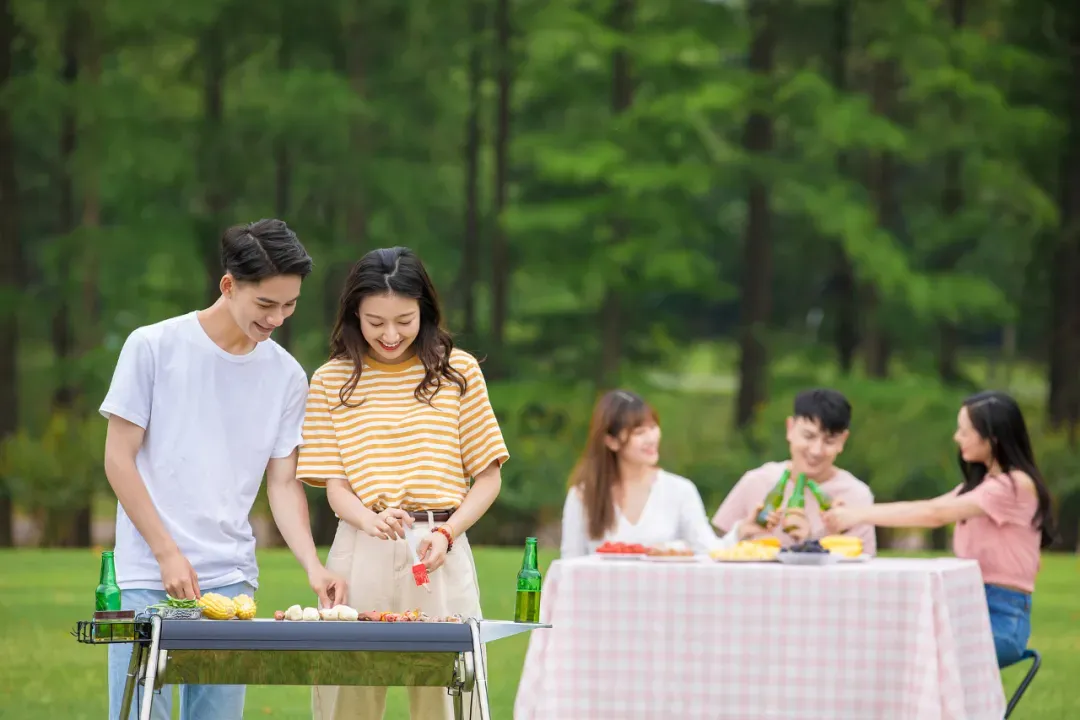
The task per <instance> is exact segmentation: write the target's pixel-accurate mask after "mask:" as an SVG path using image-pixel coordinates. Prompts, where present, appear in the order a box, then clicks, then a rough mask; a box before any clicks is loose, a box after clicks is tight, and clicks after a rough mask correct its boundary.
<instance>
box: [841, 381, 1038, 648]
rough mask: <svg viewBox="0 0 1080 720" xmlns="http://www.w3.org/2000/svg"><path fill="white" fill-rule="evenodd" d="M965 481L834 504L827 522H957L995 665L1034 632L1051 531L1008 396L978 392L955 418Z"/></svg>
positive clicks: (958, 546) (1020, 420)
mask: <svg viewBox="0 0 1080 720" xmlns="http://www.w3.org/2000/svg"><path fill="white" fill-rule="evenodd" d="M953 439H954V440H955V441H956V444H957V445H958V446H959V448H960V470H961V472H962V474H963V476H964V482H963V483H962V484H961V485H960V486H959V487H957V488H955V489H954V490H952V491H951V492H949V493H947V494H945V495H942V496H941V497H937V498H934V499H932V500H919V501H917V502H896V503H882V504H877V505H871V506H870V507H860V508H849V507H837V508H834V509H833V510H831V511H830V512H828V513H826V516H825V522H826V525H827V526H828V527H829V529H830V530H832V531H839V530H841V529H844V528H848V527H851V526H852V525H857V524H859V523H869V524H872V525H880V526H885V527H924V528H936V527H941V526H943V525H948V524H951V523H956V531H955V533H954V535H953V550H954V551H955V553H956V555H957V557H961V558H970V559H973V560H976V561H978V563H979V567H980V569H981V570H982V576H983V582H984V583H985V584H986V602H987V604H988V605H989V608H990V625H991V628H992V630H993V633H994V647H995V649H996V650H997V659H998V666H999V667H1006V666H1007V665H1011V664H1013V663H1015V662H1017V661H1018V660H1020V657H1021V655H1022V654H1023V652H1024V650H1025V649H1026V648H1027V642H1028V638H1029V637H1030V635H1031V597H1032V593H1033V592H1034V591H1035V577H1036V575H1038V572H1039V564H1040V562H1039V553H1040V550H1041V549H1042V548H1044V547H1046V546H1048V545H1049V544H1050V542H1051V541H1052V537H1053V528H1052V518H1051V511H1050V493H1049V491H1048V490H1047V489H1046V483H1045V482H1043V478H1042V474H1041V473H1040V472H1039V468H1038V466H1037V465H1036V464H1035V456H1034V453H1033V452H1032V450H1031V440H1030V438H1029V437H1028V431H1027V425H1026V423H1025V422H1024V416H1023V413H1021V411H1020V408H1019V407H1018V406H1017V404H1016V401H1014V400H1013V399H1012V398H1011V397H1009V396H1008V395H1006V394H1004V393H1001V392H993V391H987V392H981V393H978V394H976V395H972V396H971V397H969V398H968V399H967V400H965V401H964V404H963V406H962V407H961V408H960V412H959V415H958V416H957V428H956V434H955V435H954V436H953Z"/></svg>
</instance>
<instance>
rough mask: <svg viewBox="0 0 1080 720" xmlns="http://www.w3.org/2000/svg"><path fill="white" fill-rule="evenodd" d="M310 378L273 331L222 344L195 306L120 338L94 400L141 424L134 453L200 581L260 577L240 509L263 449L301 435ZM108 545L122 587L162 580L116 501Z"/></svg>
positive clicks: (291, 443)
mask: <svg viewBox="0 0 1080 720" xmlns="http://www.w3.org/2000/svg"><path fill="white" fill-rule="evenodd" d="M307 388H308V385H307V375H306V373H305V372H304V368H303V367H302V366H301V365H300V363H298V362H297V361H296V359H295V358H293V357H292V356H291V355H290V354H289V353H288V352H287V351H286V350H285V349H284V348H282V347H281V346H280V345H278V344H277V343H275V342H274V341H273V340H266V341H263V342H261V343H259V344H258V345H256V346H255V349H254V350H252V351H251V352H250V353H248V354H246V355H233V354H230V353H228V352H226V351H225V350H223V349H221V347H219V346H218V345H217V343H215V342H214V341H213V340H211V339H210V336H209V335H207V334H206V331H205V330H203V327H202V324H201V323H200V322H199V320H198V318H197V316H196V313H194V312H191V313H188V314H186V315H182V316H180V317H174V318H171V319H168V320H164V321H162V322H159V323H156V324H154V325H148V326H146V327H141V328H138V329H137V330H135V331H133V332H132V333H131V335H130V336H128V339H127V341H126V342H125V343H124V347H123V349H122V350H121V351H120V358H119V360H118V361H117V364H116V370H115V371H114V373H113V378H112V384H111V386H110V387H109V392H108V394H107V395H106V397H105V400H104V402H102V404H101V408H100V412H101V414H102V415H104V416H105V417H106V418H108V417H109V416H110V415H114V414H115V415H118V416H119V417H122V418H124V419H125V420H128V421H130V422H133V423H135V424H136V425H139V426H140V427H142V428H143V429H145V430H146V435H145V438H144V440H143V444H142V447H141V448H140V449H139V452H138V454H137V456H136V458H135V465H136V467H137V468H138V470H139V474H140V475H141V476H142V479H143V481H144V482H145V483H146V489H147V490H148V491H149V492H150V498H151V499H152V500H153V502H154V506H155V507H156V508H157V511H158V514H159V515H160V516H161V519H162V522H164V523H165V527H166V528H167V529H168V531H169V533H170V534H171V535H172V537H173V539H174V540H175V541H176V544H177V545H178V546H179V548H180V551H181V552H182V553H183V554H184V556H185V557H186V558H187V559H188V562H190V563H191V565H192V567H193V568H194V569H195V572H196V573H197V574H198V578H199V587H200V588H201V590H202V591H203V592H207V591H208V590H210V589H213V588H219V587H224V586H226V585H231V584H233V583H237V582H242V581H246V582H249V583H251V584H252V585H255V586H257V585H258V575H259V570H258V566H257V564H256V562H255V536H254V534H253V532H252V530H251V524H250V522H249V520H248V515H249V513H250V512H251V507H252V505H253V504H254V502H255V497H256V495H257V494H258V491H259V487H260V486H261V485H262V479H263V476H264V474H265V471H266V466H267V464H268V463H269V461H270V458H276V457H287V456H288V455H289V453H291V452H292V451H293V449H295V448H296V447H297V446H298V445H299V444H300V442H301V435H300V429H301V427H302V425H303V421H304V406H305V404H306V400H307ZM115 552H116V575H117V583H118V584H119V585H120V588H121V589H126V588H148V589H156V590H162V589H164V588H163V586H162V583H161V571H160V568H159V567H158V564H157V561H156V560H155V558H154V555H153V553H152V552H151V551H150V546H149V545H147V543H146V541H145V540H144V539H143V538H142V536H141V535H140V534H139V532H138V530H136V529H135V526H134V525H133V524H132V522H131V520H130V519H129V518H128V516H127V514H126V513H125V512H124V509H123V507H121V506H120V505H119V503H118V504H117V512H116V550H115Z"/></svg>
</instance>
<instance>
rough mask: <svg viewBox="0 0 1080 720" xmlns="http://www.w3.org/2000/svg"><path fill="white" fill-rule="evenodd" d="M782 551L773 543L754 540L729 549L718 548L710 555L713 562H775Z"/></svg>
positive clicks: (745, 541)
mask: <svg viewBox="0 0 1080 720" xmlns="http://www.w3.org/2000/svg"><path fill="white" fill-rule="evenodd" d="M778 552H780V549H779V548H777V547H775V546H774V545H772V544H771V543H760V542H755V541H753V540H743V541H742V542H740V543H738V544H736V545H733V546H731V547H727V548H717V549H716V550H713V551H712V552H710V553H709V556H710V557H711V558H712V559H713V560H720V561H723V562H755V561H761V560H773V559H775V558H776V554H777V553H778Z"/></svg>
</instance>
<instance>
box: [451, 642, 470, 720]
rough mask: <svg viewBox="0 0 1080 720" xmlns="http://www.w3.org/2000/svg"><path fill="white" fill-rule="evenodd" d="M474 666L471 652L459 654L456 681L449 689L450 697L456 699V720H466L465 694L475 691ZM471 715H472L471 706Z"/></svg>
mask: <svg viewBox="0 0 1080 720" xmlns="http://www.w3.org/2000/svg"><path fill="white" fill-rule="evenodd" d="M473 666H474V665H473V655H472V653H471V652H463V653H459V654H458V656H457V662H456V663H455V664H454V679H453V681H452V684H451V685H450V687H449V688H448V691H449V693H450V696H451V697H453V698H454V720H465V693H467V692H472V691H473V689H474V681H475V679H476V677H475V675H474V674H473ZM469 714H470V715H471V714H472V706H471V705H470V707H469Z"/></svg>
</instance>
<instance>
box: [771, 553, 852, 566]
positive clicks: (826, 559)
mask: <svg viewBox="0 0 1080 720" xmlns="http://www.w3.org/2000/svg"><path fill="white" fill-rule="evenodd" d="M776 559H777V560H779V561H780V562H782V563H783V564H785V565H814V566H818V565H832V564H833V563H835V562H837V561H838V560H839V557H838V556H837V555H833V554H832V553H795V552H780V553H777V555H776Z"/></svg>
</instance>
